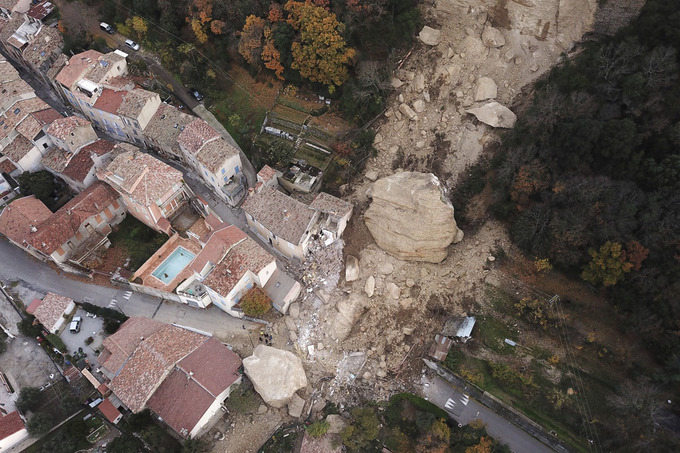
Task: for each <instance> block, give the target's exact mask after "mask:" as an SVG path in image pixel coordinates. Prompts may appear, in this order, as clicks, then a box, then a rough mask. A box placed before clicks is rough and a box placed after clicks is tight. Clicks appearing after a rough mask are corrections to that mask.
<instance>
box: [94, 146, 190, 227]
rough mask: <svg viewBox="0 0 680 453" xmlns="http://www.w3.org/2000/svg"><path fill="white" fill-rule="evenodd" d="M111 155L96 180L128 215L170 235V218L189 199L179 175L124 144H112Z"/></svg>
mask: <svg viewBox="0 0 680 453" xmlns="http://www.w3.org/2000/svg"><path fill="white" fill-rule="evenodd" d="M113 155H115V157H114V158H113V161H111V163H109V164H108V165H107V166H106V167H104V168H103V169H102V170H100V171H99V172H98V173H97V177H98V178H99V179H100V180H102V181H105V182H106V183H107V184H109V185H110V186H111V187H113V188H114V190H116V192H118V193H119V194H120V195H121V196H122V197H123V203H124V204H125V206H127V209H128V211H129V212H130V214H132V215H133V216H135V217H136V218H137V219H139V220H140V221H141V222H143V223H144V224H146V225H147V226H149V227H150V228H153V229H154V230H156V231H161V232H163V233H165V234H168V235H171V234H172V232H173V228H172V225H171V224H170V219H171V218H172V216H173V214H175V213H176V212H178V211H179V209H180V208H181V207H183V206H184V205H186V204H187V202H188V200H189V199H190V198H191V197H193V193H192V192H191V189H189V188H188V187H187V186H186V184H185V183H184V180H183V175H182V172H180V171H179V170H175V169H174V168H172V167H170V166H169V165H167V164H165V163H163V162H161V161H160V160H158V159H156V158H155V157H153V156H150V155H149V154H145V153H142V152H141V151H140V150H139V148H137V147H135V146H133V145H129V144H126V143H118V144H116V145H115V147H114V151H113Z"/></svg>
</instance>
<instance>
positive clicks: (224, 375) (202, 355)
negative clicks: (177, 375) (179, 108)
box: [177, 338, 241, 397]
mask: <svg viewBox="0 0 680 453" xmlns="http://www.w3.org/2000/svg"><path fill="white" fill-rule="evenodd" d="M177 365H178V367H179V369H181V370H182V371H184V373H186V374H188V375H191V378H192V379H193V380H194V381H196V382H198V383H199V384H201V386H202V387H203V388H205V389H206V390H207V391H208V392H210V394H211V395H212V396H213V397H217V396H219V394H220V393H222V392H224V391H225V390H226V389H228V388H229V386H230V385H231V384H233V383H234V382H236V380H237V379H238V378H239V374H238V369H239V368H240V367H241V358H240V357H239V356H238V355H236V354H235V353H234V352H233V351H231V350H230V349H229V348H227V347H226V346H224V345H223V344H222V343H220V342H219V341H217V340H216V339H214V338H210V339H209V340H208V341H206V342H205V343H203V344H202V345H201V346H199V347H198V349H196V350H195V351H193V352H192V353H191V354H189V355H188V356H186V357H185V358H183V359H182V360H180V361H179V363H178V364H177ZM192 373H193V374H192Z"/></svg>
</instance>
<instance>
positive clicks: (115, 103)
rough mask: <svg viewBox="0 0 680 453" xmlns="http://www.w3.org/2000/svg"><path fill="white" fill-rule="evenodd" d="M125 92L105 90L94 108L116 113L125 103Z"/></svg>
mask: <svg viewBox="0 0 680 453" xmlns="http://www.w3.org/2000/svg"><path fill="white" fill-rule="evenodd" d="M124 95H125V91H115V90H111V89H109V88H104V89H103V90H102V94H100V95H99V98H97V102H95V103H94V108H96V109H99V110H102V111H104V112H108V113H116V111H117V110H118V107H120V104H122V103H123V96H124Z"/></svg>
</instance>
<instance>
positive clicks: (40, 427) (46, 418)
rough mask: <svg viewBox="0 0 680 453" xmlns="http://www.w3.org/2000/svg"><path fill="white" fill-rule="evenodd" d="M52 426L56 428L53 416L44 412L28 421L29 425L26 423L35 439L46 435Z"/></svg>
mask: <svg viewBox="0 0 680 453" xmlns="http://www.w3.org/2000/svg"><path fill="white" fill-rule="evenodd" d="M52 426H54V420H52V416H51V415H50V414H45V413H43V412H38V413H37V414H33V416H31V418H30V419H29V420H28V423H26V429H27V430H28V432H29V433H30V434H31V435H32V436H35V437H41V436H42V435H43V434H46V433H47V432H48V431H49V430H50V429H51V428H52Z"/></svg>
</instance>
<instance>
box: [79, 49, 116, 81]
mask: <svg viewBox="0 0 680 453" xmlns="http://www.w3.org/2000/svg"><path fill="white" fill-rule="evenodd" d="M124 61H125V57H123V56H122V55H121V54H120V53H117V52H109V53H107V54H104V55H102V56H100V57H98V58H97V61H93V62H92V64H91V65H90V66H89V70H88V71H87V72H86V73H85V74H84V75H83V78H84V79H87V80H89V81H90V82H92V83H96V84H100V83H103V82H106V80H107V75H108V74H109V73H110V72H111V69H112V68H113V66H114V65H116V64H120V63H121V62H124ZM115 72H118V71H115Z"/></svg>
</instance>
